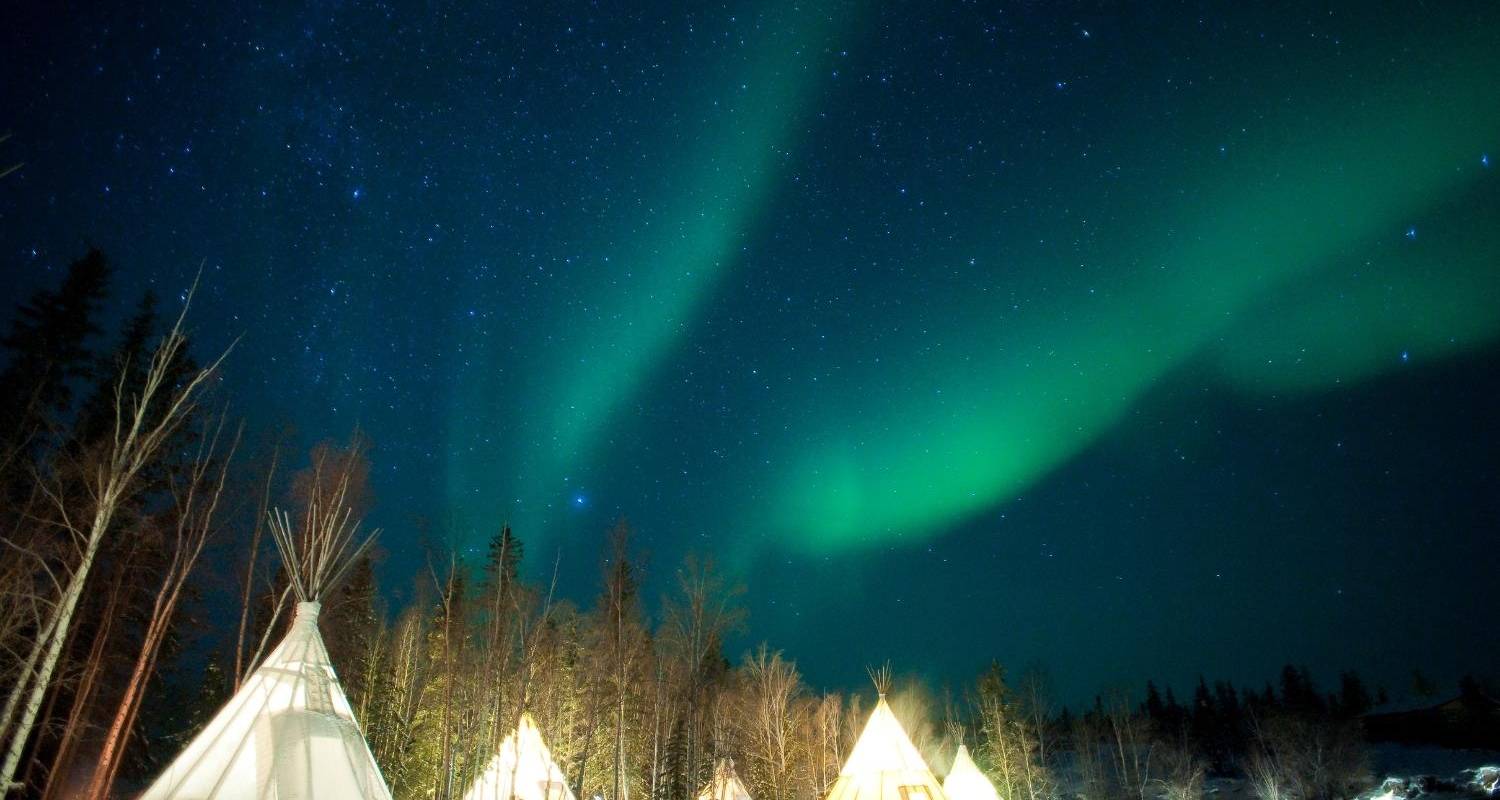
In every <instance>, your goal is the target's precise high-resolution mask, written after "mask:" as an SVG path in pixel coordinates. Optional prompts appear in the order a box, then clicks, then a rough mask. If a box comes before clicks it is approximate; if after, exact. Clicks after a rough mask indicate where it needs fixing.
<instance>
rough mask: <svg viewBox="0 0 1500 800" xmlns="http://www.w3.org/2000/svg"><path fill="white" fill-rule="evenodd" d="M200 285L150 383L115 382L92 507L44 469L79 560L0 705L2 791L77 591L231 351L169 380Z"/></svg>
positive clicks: (11, 782)
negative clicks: (149, 469) (130, 387)
mask: <svg viewBox="0 0 1500 800" xmlns="http://www.w3.org/2000/svg"><path fill="white" fill-rule="evenodd" d="M196 288H197V281H196V280H195V281H194V284H193V289H190V290H189V292H188V301H189V302H187V303H184V304H183V307H182V311H181V313H180V314H178V317H177V320H176V322H174V323H173V325H172V328H171V330H169V331H168V332H167V333H166V334H165V335H164V336H163V337H162V339H161V341H160V343H159V344H158V345H157V347H156V350H155V351H154V352H153V353H152V355H151V363H150V367H149V368H148V369H147V371H146V375H145V380H144V383H143V384H142V386H141V388H140V390H139V392H138V393H136V394H135V395H134V396H127V392H126V388H125V386H126V380H125V376H126V372H125V370H123V369H122V370H121V373H120V379H119V380H118V381H117V382H116V384H115V391H114V424H113V429H112V432H111V435H110V436H108V437H107V438H106V441H105V442H104V443H103V445H102V449H101V452H100V453H99V454H98V457H97V460H95V461H94V462H92V463H91V464H90V466H91V467H92V468H91V469H90V470H89V471H88V474H87V475H86V476H85V488H86V490H87V492H88V494H89V500H90V505H91V508H90V509H88V510H87V511H86V512H85V513H84V514H82V515H80V514H78V513H77V512H78V509H76V508H74V507H72V504H71V503H69V502H68V501H67V500H66V499H65V497H64V496H63V492H62V491H61V490H60V489H59V488H57V487H55V486H51V485H47V482H46V479H45V478H43V477H42V476H38V480H39V482H40V483H42V484H43V485H44V487H45V488H44V490H43V491H44V492H45V493H46V495H47V497H48V499H49V500H50V501H51V503H52V504H53V505H54V506H55V511H56V513H57V514H58V516H59V518H60V520H61V523H62V525H63V527H64V528H65V529H66V531H67V532H68V534H69V536H70V541H71V543H72V545H73V547H74V548H75V553H74V555H75V559H74V561H73V568H72V570H71V572H70V573H69V574H68V576H67V578H66V580H65V581H60V583H61V584H62V592H61V596H60V597H59V598H58V600H57V602H56V604H55V605H54V606H52V607H51V608H50V609H49V612H48V614H47V616H46V619H45V622H44V623H43V624H42V625H41V627H40V629H39V631H38V636H37V637H36V640H35V642H34V644H33V646H32V647H31V648H30V650H29V652H28V653H27V656H26V658H25V660H24V662H23V664H22V666H21V669H20V670H19V674H18V680H17V681H16V682H15V684H14V685H13V686H12V687H11V690H10V692H9V693H8V694H7V696H6V700H5V705H4V707H3V708H0V740H3V741H5V742H6V743H7V744H6V750H5V758H4V761H3V763H0V790H5V791H9V790H11V789H15V788H19V787H17V786H16V785H15V775H16V771H17V769H18V768H19V767H20V764H21V756H22V754H23V753H24V752H25V750H26V745H27V742H28V741H30V739H31V733H32V729H33V727H34V726H35V724H36V720H37V714H38V713H39V712H40V711H41V707H42V701H43V699H44V698H45V697H46V695H47V690H48V689H49V688H50V687H51V685H52V681H53V674H54V672H55V671H56V669H57V665H58V660H59V658H60V657H61V655H62V650H63V645H64V644H65V643H66V642H67V638H68V632H69V629H70V628H71V626H72V623H73V616H74V611H75V609H76V608H77V607H78V601H79V598H80V597H82V595H83V590H84V587H85V586H86V585H87V583H88V578H89V574H90V572H91V571H92V569H93V566H94V560H95V558H96V557H97V556H98V554H99V549H100V547H101V546H102V545H103V544H104V540H105V537H106V535H107V534H108V533H109V531H110V527H111V523H112V522H113V521H114V517H115V514H116V512H117V511H118V510H119V508H120V505H121V503H123V502H124V501H125V500H126V499H127V498H129V497H130V496H131V494H132V492H133V491H134V490H135V488H136V478H137V477H138V476H139V474H140V472H141V470H142V469H143V468H144V467H145V466H146V465H147V464H148V463H150V462H151V461H152V459H153V458H155V456H156V455H157V453H158V451H159V450H160V449H161V448H162V446H163V445H164V444H165V443H166V442H167V441H168V440H170V439H171V437H172V435H173V434H174V433H175V432H176V431H177V430H178V429H179V428H180V427H181V425H182V424H183V422H184V421H185V420H187V419H188V418H189V417H190V416H191V415H192V413H193V412H194V410H195V409H196V407H197V403H198V399H199V396H200V395H201V394H202V391H203V390H204V388H205V387H206V385H207V384H208V382H209V381H210V379H211V378H212V376H213V375H214V374H215V373H216V372H217V371H218V368H219V366H220V365H221V364H222V363H223V361H224V359H225V358H226V357H227V356H228V355H229V350H226V351H225V352H224V353H223V354H221V355H220V356H219V357H218V358H216V359H214V361H213V362H212V363H211V364H209V365H208V366H207V367H204V368H203V369H200V370H198V371H197V372H195V373H193V374H192V375H190V376H188V377H187V378H186V379H185V380H182V381H181V382H179V383H177V384H175V385H174V384H173V382H172V381H171V380H170V378H171V376H172V372H173V370H172V368H173V366H174V365H175V364H177V363H178V360H179V359H180V358H182V357H183V356H184V354H185V349H186V347H187V335H186V334H185V333H184V332H183V322H184V320H185V318H186V316H187V311H188V308H189V306H190V305H191V300H192V294H193V291H194V290H196ZM231 349H232V348H231Z"/></svg>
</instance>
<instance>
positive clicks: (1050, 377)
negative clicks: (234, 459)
mask: <svg viewBox="0 0 1500 800" xmlns="http://www.w3.org/2000/svg"><path fill="white" fill-rule="evenodd" d="M4 35H5V36H6V37H7V38H8V39H10V40H11V41H10V42H9V43H8V45H7V46H6V47H4V48H3V52H4V53H5V55H4V56H3V58H4V76H5V77H4V81H3V85H0V94H3V98H4V103H3V104H0V109H4V111H3V113H4V116H5V118H4V119H3V120H0V131H4V130H10V131H12V132H13V135H12V137H11V139H9V140H8V141H6V142H5V143H4V144H0V165H4V164H8V163H11V162H12V161H16V162H25V163H24V166H23V168H22V169H21V170H19V171H18V172H16V173H15V174H13V175H11V176H9V177H8V178H5V179H3V182H0V258H3V263H4V265H5V270H6V272H5V283H6V285H7V286H9V287H12V289H13V292H14V293H17V294H19V293H23V292H27V291H30V289H31V288H33V287H35V286H37V285H40V284H41V283H42V282H44V281H45V280H46V279H47V278H48V276H49V274H52V273H50V272H49V271H51V270H56V269H58V268H59V267H60V266H61V265H62V264H64V263H66V261H67V259H69V258H71V257H74V256H75V255H76V254H77V251H79V250H80V249H81V247H82V243H83V242H92V243H96V244H98V245H99V246H101V247H103V248H104V249H105V250H106V251H107V252H109V253H110V255H111V257H112V258H113V260H114V261H115V263H116V264H117V265H118V266H119V269H120V270H121V272H120V282H121V283H122V284H123V285H125V286H126V287H144V286H147V285H150V286H154V287H156V288H157V289H158V290H159V291H161V292H162V293H163V294H164V295H166V296H168V297H175V296H176V295H177V294H178V293H179V292H180V290H181V287H182V286H184V285H185V284H186V281H187V280H188V279H189V278H190V276H191V275H192V273H193V271H194V270H195V269H196V268H197V266H198V264H199V263H200V262H203V263H205V264H206V270H205V275H204V285H205V297H204V299H203V301H202V304H201V306H200V308H199V312H200V313H199V315H198V323H197V324H198V329H199V337H200V340H201V341H203V342H204V343H205V346H207V347H211V346H215V345H219V344H222V343H224V342H227V341H229V340H230V339H232V338H233V337H235V336H239V335H241V334H244V336H245V338H244V340H243V342H242V343H241V345H240V347H239V349H238V350H237V351H236V355H235V357H234V359H233V361H232V362H231V364H230V367H229V371H228V372H227V373H226V381H227V382H228V385H229V387H230V388H231V389H232V390H233V391H234V393H235V396H237V397H243V398H250V399H251V400H250V405H251V407H250V408H247V409H243V410H244V412H245V413H247V414H248V415H249V417H250V420H251V423H252V425H253V426H259V427H260V428H261V429H269V428H272V427H274V426H278V425H281V424H283V423H291V424H292V425H293V426H294V427H295V430H296V435H297V436H298V437H301V438H303V439H306V440H308V441H311V440H315V439H318V438H324V437H329V436H333V437H338V436H342V435H344V434H346V433H347V432H348V431H349V430H350V429H352V428H353V427H354V426H355V425H359V426H361V427H362V428H363V429H365V430H366V431H368V432H369V434H370V435H371V437H372V439H373V441H374V444H375V450H374V455H373V458H374V463H375V475H376V477H375V492H376V495H377V499H378V502H377V505H376V508H375V511H374V519H373V520H372V521H373V522H374V523H375V524H379V525H381V526H383V527H385V528H386V530H387V532H388V533H387V537H386V540H385V541H384V543H383V544H384V547H385V549H386V550H387V551H388V553H389V555H388V557H387V560H386V562H385V564H384V565H383V567H382V569H383V570H384V571H385V572H387V573H389V574H391V575H393V576H397V578H396V579H395V580H392V581H390V583H392V584H396V585H399V584H401V583H402V582H403V581H404V580H406V579H405V576H406V575H408V574H411V573H414V572H416V571H417V570H418V565H419V562H420V558H421V557H420V555H419V553H420V545H419V543H418V539H419V535H418V533H417V531H418V530H419V529H420V530H422V531H426V532H427V534H433V535H437V536H439V537H441V538H443V539H444V540H445V541H450V542H452V543H454V545H455V546H456V547H457V548H458V549H459V550H460V551H462V552H467V553H470V554H472V553H475V552H477V551H478V550H479V549H480V548H482V546H483V543H484V541H485V540H486V539H487V537H488V536H489V535H491V534H492V533H493V532H494V530H495V529H496V528H497V527H498V526H499V525H500V524H501V523H502V522H505V521H509V522H510V523H511V524H512V525H514V527H515V529H516V531H517V532H518V534H519V535H520V536H521V537H522V539H523V540H524V541H525V542H526V546H527V553H528V561H527V564H526V568H527V570H528V571H529V572H532V573H533V574H542V573H545V572H547V571H548V570H550V569H551V566H552V563H553V561H554V557H555V556H556V557H558V558H559V560H558V563H559V564H560V567H559V569H560V572H561V580H560V582H561V585H562V587H563V588H564V590H565V591H566V592H569V593H572V594H574V595H579V596H582V595H585V594H587V593H588V592H589V591H590V590H591V587H592V586H593V581H594V580H595V576H596V573H597V558H598V556H597V545H598V541H599V537H600V536H601V534H602V532H603V531H604V529H605V528H606V527H607V526H608V525H609V524H610V523H611V522H613V521H614V520H615V519H617V518H618V517H620V516H624V517H627V518H628V519H630V521H631V522H632V524H633V525H634V526H635V527H636V528H637V530H638V531H639V533H640V537H641V541H642V543H643V546H644V548H645V549H646V550H647V551H648V552H649V554H650V559H651V561H652V563H653V565H656V566H660V567H662V568H663V569H662V570H661V571H662V572H663V573H665V572H666V571H667V569H666V568H667V567H669V566H670V565H671V564H674V563H675V562H676V561H677V560H678V559H679V558H680V557H681V555H682V554H683V553H686V552H689V551H695V552H700V553H702V552H711V553H714V554H716V555H717V557H718V558H719V560H720V561H721V562H723V563H724V564H725V565H726V566H727V567H729V568H730V569H731V570H733V571H734V572H735V574H736V575H738V576H740V577H741V578H742V579H743V580H744V581H745V582H746V584H747V586H748V588H749V593H748V597H749V598H750V614H751V616H750V619H751V627H752V628H753V630H754V632H755V635H756V636H757V637H765V638H767V639H769V640H771V641H773V642H774V643H775V644H776V645H777V646H779V647H784V648H786V649H787V651H788V652H789V653H791V654H793V655H795V656H796V657H797V658H798V660H799V663H801V664H802V666H803V669H804V672H806V673H807V674H808V675H809V677H811V678H812V679H813V680H814V681H822V682H828V683H839V682H848V681H855V680H858V679H859V676H861V675H862V674H863V668H864V666H865V664H867V663H871V662H873V661H879V660H883V659H885V658H887V657H891V658H893V659H896V660H897V661H898V662H899V663H898V667H902V668H906V669H910V670H913V671H917V672H924V673H926V674H930V675H932V676H934V677H936V678H942V679H946V678H949V677H953V676H960V675H966V674H968V673H970V672H972V671H973V668H974V667H975V664H976V663H977V662H976V660H979V661H982V660H984V659H987V658H988V657H990V655H993V656H995V657H999V658H1003V659H1005V660H1007V661H1009V662H1014V663H1017V664H1024V663H1027V662H1030V661H1038V662H1043V663H1045V664H1047V665H1048V666H1049V667H1050V668H1051V669H1052V671H1053V672H1054V673H1055V674H1056V676H1057V680H1058V682H1059V685H1060V686H1061V687H1062V689H1063V691H1064V693H1065V694H1067V693H1073V694H1075V695H1076V694H1077V693H1079V692H1082V691H1085V690H1086V689H1087V688H1088V687H1094V686H1097V685H1099V684H1100V683H1101V682H1103V681H1106V680H1114V679H1120V680H1132V681H1134V680H1137V679H1139V678H1144V676H1146V675H1148V674H1150V675H1161V676H1165V677H1168V678H1171V679H1174V680H1177V681H1181V682H1185V681H1188V680H1191V679H1193V677H1194V676H1196V675H1197V674H1199V673H1209V674H1222V675H1228V676H1234V677H1238V676H1260V675H1264V674H1269V672H1270V670H1271V669H1274V668H1275V666H1276V665H1279V664H1280V663H1282V662H1284V661H1287V660H1291V661H1297V662H1307V663H1309V664H1311V665H1312V666H1313V667H1314V668H1315V669H1321V670H1323V671H1324V672H1327V671H1329V670H1336V669H1341V668H1344V667H1347V666H1350V665H1353V664H1359V665H1361V666H1362V668H1367V669H1368V670H1369V671H1371V672H1372V673H1375V674H1377V675H1380V676H1385V677H1386V678H1387V679H1389V680H1400V676H1402V675H1405V674H1406V673H1407V672H1408V671H1409V670H1410V669H1411V667H1412V666H1414V664H1413V663H1412V658H1411V657H1410V654H1409V652H1406V653H1402V652H1393V649H1392V648H1391V647H1390V646H1389V644H1390V642H1392V641H1400V642H1403V645H1402V648H1403V649H1404V650H1407V651H1412V650H1415V651H1420V652H1423V653H1431V654H1432V658H1433V659H1434V660H1435V662H1436V664H1437V667H1436V668H1450V669H1453V670H1458V669H1461V668H1462V666H1461V664H1463V663H1469V662H1471V661H1472V660H1474V659H1476V658H1480V657H1482V656H1483V657H1488V658H1490V660H1491V661H1493V659H1494V656H1496V655H1500V654H1497V653H1496V652H1495V650H1494V648H1495V645H1494V644H1493V643H1491V642H1483V643H1474V642H1465V641H1464V639H1465V637H1466V636H1468V635H1469V632H1470V631H1471V625H1472V623H1473V621H1474V619H1475V618H1476V616H1477V615H1479V614H1481V613H1484V610H1485V609H1489V613H1492V608H1491V607H1490V605H1489V604H1490V603H1492V600H1490V599H1489V598H1487V594H1492V592H1488V593H1487V592H1486V590H1485V589H1484V587H1485V586H1486V585H1490V586H1492V585H1493V577H1492V575H1491V574H1490V573H1492V571H1493V570H1492V567H1490V568H1487V567H1485V566H1484V565H1485V564H1491V565H1492V564H1493V552H1492V551H1493V544H1492V543H1493V541H1494V533H1495V527H1496V520H1497V519H1500V499H1497V498H1500V485H1497V484H1500V460H1497V459H1500V456H1497V453H1500V428H1497V426H1496V424H1495V414H1494V407H1495V399H1494V398H1495V393H1496V389H1497V388H1500V345H1497V339H1500V225H1497V224H1496V220H1500V182H1497V172H1496V167H1495V166H1492V161H1493V159H1494V158H1496V157H1500V83H1497V81H1496V77H1497V76H1500V12H1497V10H1496V9H1495V8H1494V7H1493V6H1491V5H1489V4H1484V3H1452V4H1442V5H1441V6H1425V7H1424V6H1413V7H1401V8H1382V9H1381V10H1380V11H1379V12H1378V13H1374V12H1372V11H1371V10H1370V9H1369V8H1367V6H1366V5H1365V4H1359V3H1335V4H1333V5H1331V6H1328V7H1320V8H1318V9H1311V8H1304V7H1298V6H1285V7H1277V8H1270V7H1267V8H1259V7H1245V6H1244V5H1242V4H1223V5H1182V4H1171V5H1153V6H1151V7H1150V8H1140V9H1134V10H1129V11H1127V10H1122V9H1117V8H1112V7H1109V6H1107V5H1096V4H1086V3H1078V4H1071V3H1070V4H1050V3H1047V4H1040V3H993V4H986V3H980V4H952V5H948V4H942V5H937V4H894V3H882V2H876V1H875V0H862V2H857V3H855V2H841V3H827V4H822V3H810V4H803V3H793V2H783V1H782V0H775V1H774V2H762V3H754V2H730V3H726V4H716V5H712V6H697V5H694V4H687V5H661V6H650V7H646V6H638V5H636V4H625V5H617V6H611V5H607V4H545V3H543V4H535V5H530V4H520V5H518V6H514V7H511V6H506V7H503V8H487V9H481V8H475V7H471V6H467V5H462V6H460V5H452V6H450V5H439V6H433V7H428V8H426V9H425V10H423V11H420V12H419V11H417V10H414V9H409V8H402V7H400V6H385V5H374V6H365V5H361V4H348V5H345V4H336V3H335V4H320V3H314V4H309V5H306V6H298V7H295V8H288V9H282V10H280V11H273V10H271V9H254V8H247V9H243V10H241V11H240V12H239V13H236V14H231V15H223V16H218V15H211V14H208V13H206V12H202V11H199V10H195V9H192V8H191V7H187V8H180V7H175V4H168V5H167V6H164V7H163V8H161V9H158V10H155V11H149V12H131V11H123V10H105V9H92V10H88V11H84V12H80V14H79V16H78V17H77V18H74V19H69V20H58V19H52V18H49V17H46V16H45V15H42V14H40V13H39V12H37V13H36V16H31V17H27V16H25V15H24V14H23V15H22V16H21V18H19V19H18V20H17V22H16V24H15V26H14V29H13V30H12V31H10V32H8V33H6V34H4ZM417 520H421V522H420V523H419V522H418V521H417ZM427 534H424V535H427ZM657 588H659V587H652V591H653V592H654V591H655V590H656V589H657ZM959 636H971V637H974V639H975V645H974V648H973V651H965V652H957V651H953V650H952V648H942V649H941V651H931V647H930V643H931V642H933V641H942V640H945V639H953V638H954V637H959ZM1485 648H1488V649H1487V650H1486V649H1485ZM1481 651H1482V652H1481ZM976 652H978V653H983V654H984V655H983V656H980V655H976ZM913 653H922V655H920V656H916V655H910V654H913ZM1101 653H1107V654H1110V657H1108V658H1103V657H1101V656H1100V654H1101ZM1486 653H1487V654H1488V655H1487V656H1485V654H1486ZM898 654H908V655H910V657H907V656H901V655H898Z"/></svg>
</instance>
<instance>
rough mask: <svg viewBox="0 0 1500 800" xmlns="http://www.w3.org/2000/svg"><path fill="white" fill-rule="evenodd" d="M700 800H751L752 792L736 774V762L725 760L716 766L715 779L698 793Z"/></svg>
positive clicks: (721, 760)
mask: <svg viewBox="0 0 1500 800" xmlns="http://www.w3.org/2000/svg"><path fill="white" fill-rule="evenodd" d="M698 800H750V790H748V789H746V788H745V784H743V783H740V777H739V776H738V775H736V774H734V762H733V761H730V760H729V759H727V758H724V759H720V760H719V763H717V764H715V765H714V779H713V780H712V781H709V783H708V785H707V786H704V787H703V791H701V792H699V793H698Z"/></svg>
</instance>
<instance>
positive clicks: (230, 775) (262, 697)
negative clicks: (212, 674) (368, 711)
mask: <svg viewBox="0 0 1500 800" xmlns="http://www.w3.org/2000/svg"><path fill="white" fill-rule="evenodd" d="M335 507H337V506H335ZM308 523H309V524H308V525H307V526H306V528H305V530H307V531H308V532H307V534H306V535H305V537H304V538H303V539H302V540H301V541H295V540H294V539H293V537H292V533H291V530H290V525H289V520H288V519H287V518H286V517H285V516H284V515H282V516H279V517H277V518H274V519H273V520H272V525H271V530H272V533H273V534H274V535H275V538H276V543H277V546H278V547H279V548H280V549H281V552H282V557H283V558H284V559H285V560H286V564H287V573H288V576H289V577H290V579H291V588H292V589H293V590H295V592H296V595H297V598H298V600H299V601H300V602H299V603H298V604H297V615H296V617H295V618H294V619H293V620H292V627H291V630H289V631H287V634H286V638H284V639H282V640H281V644H279V645H277V646H276V649H275V650H272V651H271V654H270V655H269V656H267V657H266V660H265V661H264V662H262V663H261V665H260V666H259V667H258V668H256V670H255V671H254V672H253V673H251V674H250V677H249V678H247V679H246V680H245V682H244V683H243V684H241V686H240V689H239V691H237V692H235V693H234V696H233V697H231V698H229V702H228V703H226V704H225V705H224V707H223V708H222V709H220V710H219V713H218V714H216V715H214V718H213V719H212V720H210V721H209V723H208V725H207V726H205V727H204V729H203V730H202V732H200V733H199V734H198V735H197V737H195V738H194V739H193V741H192V742H190V743H189V744H188V746H187V749H185V750H183V751H182V753H181V754H180V755H178V756H177V758H176V759H175V760H173V761H172V763H171V765H169V766H168V767H167V769H166V771H165V772H163V773H162V774H161V776H160V777H158V778H157V779H156V782H155V783H153V784H151V788H149V789H147V790H146V792H145V794H142V795H141V798H140V800H291V798H309V799H311V798H316V799H317V800H389V798H390V796H391V791H390V789H389V788H387V787H386V785H385V780H384V779H383V778H381V776H380V768H379V767H378V766H376V764H375V758H374V756H372V755H371V754H370V747H369V745H367V744H366V743H365V739H364V736H362V735H361V734H360V732H359V726H358V725H357V724H356V723H355V721H354V712H353V710H352V709H351V708H350V707H349V700H348V698H347V697H345V696H344V690H343V689H342V688H341V687H340V686H339V681H338V677H337V676H335V675H334V673H333V667H332V666H331V665H330V664H329V662H328V651H327V650H326V649H325V648H324V647H323V637H322V636H321V635H320V634H319V633H318V609H319V605H318V598H319V597H321V596H323V595H324V594H325V593H326V592H327V590H328V589H329V588H330V587H331V586H333V585H334V584H335V583H336V582H337V581H338V579H339V577H340V576H341V575H342V574H343V573H344V572H345V571H346V570H347V568H348V566H349V564H350V563H351V562H352V561H353V560H354V559H355V558H357V557H358V556H359V555H360V554H361V553H362V552H363V551H364V549H365V547H367V546H368V545H369V542H370V540H369V539H366V540H365V542H364V543H363V544H361V545H360V546H358V547H355V548H353V549H352V550H350V548H348V544H349V541H350V539H351V538H352V537H353V534H354V528H355V527H357V526H352V527H351V526H350V525H349V524H348V523H349V520H348V513H347V512H345V513H343V514H338V513H333V514H320V513H319V510H318V508H317V506H316V504H314V505H313V507H312V508H311V509H310V510H309V512H308Z"/></svg>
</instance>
